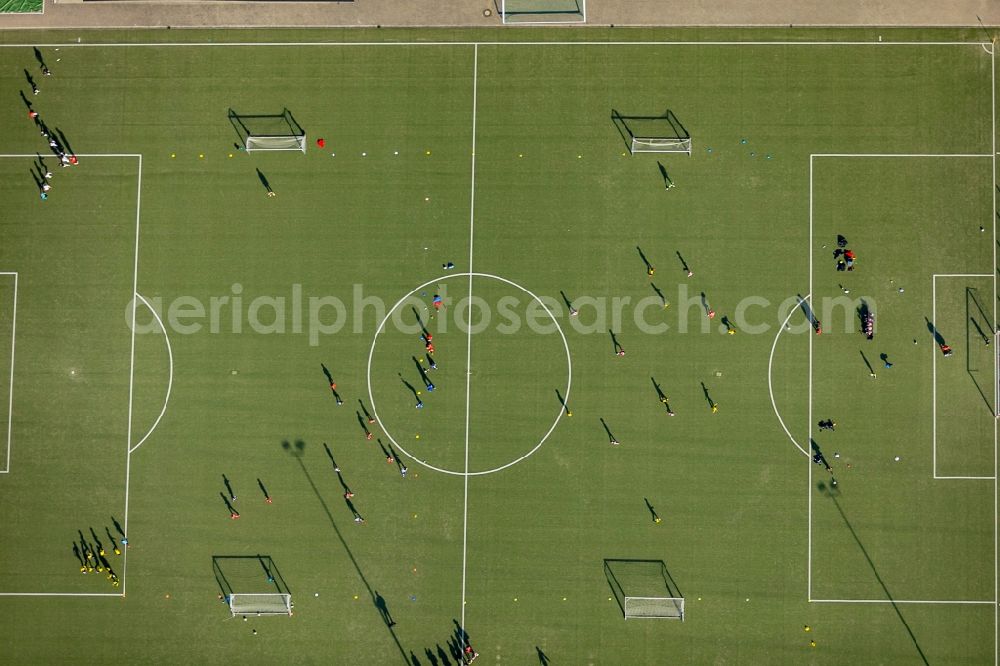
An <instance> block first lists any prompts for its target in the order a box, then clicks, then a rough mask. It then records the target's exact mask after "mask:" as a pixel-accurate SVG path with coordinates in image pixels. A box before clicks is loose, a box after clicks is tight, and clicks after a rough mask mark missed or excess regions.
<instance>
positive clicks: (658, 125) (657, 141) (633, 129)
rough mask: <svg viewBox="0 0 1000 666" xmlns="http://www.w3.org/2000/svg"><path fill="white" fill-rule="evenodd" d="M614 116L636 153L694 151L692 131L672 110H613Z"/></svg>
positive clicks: (686, 152)
mask: <svg viewBox="0 0 1000 666" xmlns="http://www.w3.org/2000/svg"><path fill="white" fill-rule="evenodd" d="M612 120H613V121H614V123H615V125H616V126H617V127H618V131H619V132H621V135H622V138H624V139H625V141H626V143H627V144H628V147H629V152H631V153H632V154H633V155H634V154H635V153H684V154H685V155H690V154H691V135H690V134H689V133H688V131H687V128H685V127H684V125H682V124H681V122H680V120H678V119H677V116H676V115H674V112H673V111H670V110H667V111H666V112H665V113H664V114H663V115H662V116H623V115H622V114H620V113H618V112H617V111H612Z"/></svg>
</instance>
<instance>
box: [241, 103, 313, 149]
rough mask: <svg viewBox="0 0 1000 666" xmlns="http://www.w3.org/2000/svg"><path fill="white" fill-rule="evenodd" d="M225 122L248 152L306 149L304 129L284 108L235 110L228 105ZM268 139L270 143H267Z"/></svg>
mask: <svg viewBox="0 0 1000 666" xmlns="http://www.w3.org/2000/svg"><path fill="white" fill-rule="evenodd" d="M228 117H229V122H230V123H232V125H233V129H235V130H236V134H237V135H238V136H239V137H240V144H242V147H243V149H244V150H245V151H246V152H248V153H257V152H301V153H305V152H306V146H307V145H308V142H307V141H306V131H305V130H304V129H302V126H301V125H299V123H298V122H297V121H296V120H295V116H293V115H292V112H291V111H289V110H288V109H287V108H284V109H282V110H281V113H256V114H245V113H237V112H236V111H234V110H233V109H229V115H228ZM269 142H271V143H274V144H275V145H274V146H268V145H267V144H268V143H269Z"/></svg>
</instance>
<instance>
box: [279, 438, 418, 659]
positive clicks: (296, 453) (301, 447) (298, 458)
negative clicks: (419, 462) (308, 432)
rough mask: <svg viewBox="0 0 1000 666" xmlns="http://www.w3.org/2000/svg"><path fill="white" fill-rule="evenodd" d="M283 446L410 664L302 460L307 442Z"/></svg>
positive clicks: (390, 634)
mask: <svg viewBox="0 0 1000 666" xmlns="http://www.w3.org/2000/svg"><path fill="white" fill-rule="evenodd" d="M281 448H282V449H284V450H285V452H286V453H288V454H289V455H290V457H291V458H292V459H293V460H294V461H295V462H296V463H297V464H298V466H299V469H301V470H302V474H303V476H305V477H306V481H307V482H308V483H309V487H310V488H312V491H313V493H314V494H315V495H316V499H317V500H318V501H319V505H320V507H322V509H323V513H325V514H326V518H327V520H328V521H329V523H330V527H331V528H332V529H333V532H334V534H335V535H336V536H337V540H338V541H339V542H340V545H341V546H342V547H343V549H344V552H345V553H347V557H348V559H350V560H351V564H352V565H354V571H355V572H356V573H357V574H358V578H360V579H361V583H362V584H363V585H364V586H365V589H366V590H368V596H369V598H370V599H371V603H372V610H374V611H375V612H376V613H378V617H379V619H380V620H382V622H381V624H382V625H383V626H385V628H386V631H388V632H389V636H391V637H392V641H393V642H394V643H395V644H396V648H397V649H398V650H399V656H400V657H402V658H403V663H404V664H407V665H410V664H411V662H410V658H409V656H408V655H407V653H406V650H404V649H403V645H402V644H401V643H400V642H399V637H398V636H397V635H396V631H395V630H394V629H393V627H392V626H390V625H388V624H387V623H386V622H385V621H384V615H383V614H382V612H381V609H380V608H379V602H378V600H379V599H380V598H381V597H380V596H379V595H378V593H377V592H375V588H373V587H372V586H371V583H369V582H368V578H367V577H366V576H365V573H364V571H363V570H362V569H361V565H360V564H359V563H358V561H357V559H355V557H354V553H353V552H352V551H351V547H350V546H348V545H347V541H346V540H345V539H344V535H343V534H342V533H341V531H340V527H339V526H338V525H337V521H336V520H334V519H333V513H331V512H330V507H329V505H328V504H327V503H326V500H325V499H323V495H322V493H320V491H319V488H317V487H316V482H315V481H313V478H312V474H310V473H309V470H308V469H307V468H306V465H305V463H304V462H303V460H302V458H303V456H304V455H305V449H306V443H305V442H304V441H302V440H301V439H298V440H295V444H294V445H293V444H292V443H291V442H289V441H288V440H285V441H283V442H282V443H281ZM382 604H385V600H384V599H382Z"/></svg>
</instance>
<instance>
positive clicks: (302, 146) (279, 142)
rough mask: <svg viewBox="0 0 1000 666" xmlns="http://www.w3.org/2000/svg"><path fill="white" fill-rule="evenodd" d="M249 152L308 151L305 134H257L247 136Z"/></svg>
mask: <svg viewBox="0 0 1000 666" xmlns="http://www.w3.org/2000/svg"><path fill="white" fill-rule="evenodd" d="M244 145H245V146H246V149H247V152H248V153H252V152H254V151H255V150H298V151H300V152H303V153H304V152H306V137H305V136H256V135H250V136H248V137H247V138H246V143H245V144H244Z"/></svg>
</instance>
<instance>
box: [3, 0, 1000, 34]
mask: <svg viewBox="0 0 1000 666" xmlns="http://www.w3.org/2000/svg"><path fill="white" fill-rule="evenodd" d="M497 1H499V0H497ZM486 10H491V11H490V14H491V15H490V16H484V12H485V11H486ZM977 16H978V17H980V18H981V19H982V21H983V22H984V23H985V24H986V25H988V26H1000V2H998V1H997V0H683V1H682V0H588V2H587V19H588V20H587V24H588V25H597V26H601V25H603V26H607V25H611V24H613V25H616V26H654V25H655V26H721V25H729V26H733V25H739V26H788V25H795V26H976V25H978V21H977V18H976V17H977ZM375 25H381V26H384V27H390V26H452V27H458V26H464V27H498V26H500V20H499V19H498V17H497V12H496V8H495V5H494V0H409V1H406V0H356V1H355V2H313V3H300V2H239V1H220V2H211V1H206V0H190V1H186V2H185V1H180V2H176V1H175V2H165V1H163V0H160V1H150V0H131V1H114V0H111V1H104V2H97V1H90V0H88V1H86V2H84V1H82V0H58V1H57V0H45V12H44V14H41V15H11V14H0V29H5V28H114V27H129V28H132V27H136V28H137V27H161V28H162V27H167V26H171V27H178V28H180V27H285V26H287V27H337V26H341V27H342V26H375ZM536 29H546V28H536ZM548 29H551V28H548ZM993 32H996V31H995V30H994V31H993Z"/></svg>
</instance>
